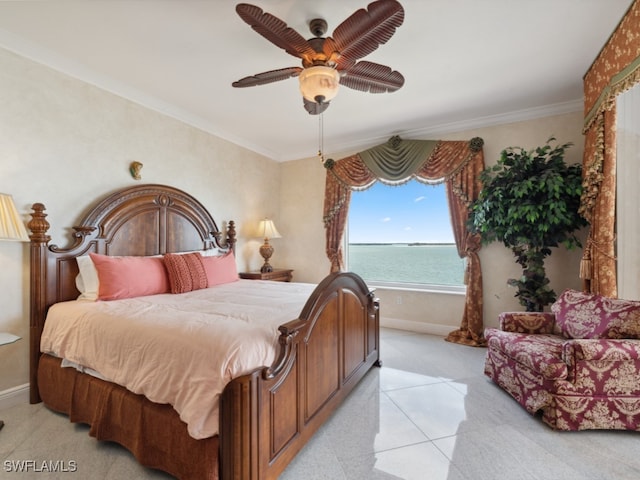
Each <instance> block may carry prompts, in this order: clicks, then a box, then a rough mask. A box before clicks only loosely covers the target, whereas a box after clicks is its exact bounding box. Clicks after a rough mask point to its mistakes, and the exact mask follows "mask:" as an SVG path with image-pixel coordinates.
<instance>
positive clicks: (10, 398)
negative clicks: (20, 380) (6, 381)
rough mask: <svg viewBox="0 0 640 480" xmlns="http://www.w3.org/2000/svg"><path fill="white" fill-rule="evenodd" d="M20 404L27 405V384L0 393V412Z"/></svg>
mask: <svg viewBox="0 0 640 480" xmlns="http://www.w3.org/2000/svg"><path fill="white" fill-rule="evenodd" d="M21 403H29V384H28V383H25V384H24V385H18V386H17V387H12V388H9V389H7V390H3V391H2V392H0V410H2V409H4V408H9V407H13V406H15V405H19V404H21Z"/></svg>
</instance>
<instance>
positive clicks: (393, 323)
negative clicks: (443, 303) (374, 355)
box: [380, 317, 458, 337]
mask: <svg viewBox="0 0 640 480" xmlns="http://www.w3.org/2000/svg"><path fill="white" fill-rule="evenodd" d="M380 326H381V327H386V328H395V329H397V330H406V331H409V332H415V333H427V334H429V335H439V336H441V337H446V336H447V335H449V333H450V332H452V331H453V330H455V329H456V328H458V327H452V326H451V325H442V324H438V323H425V322H413V321H411V320H400V319H397V318H388V317H380Z"/></svg>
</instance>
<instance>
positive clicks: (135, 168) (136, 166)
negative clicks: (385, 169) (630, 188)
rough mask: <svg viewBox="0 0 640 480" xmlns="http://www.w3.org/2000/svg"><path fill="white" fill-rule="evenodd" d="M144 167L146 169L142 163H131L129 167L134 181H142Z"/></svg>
mask: <svg viewBox="0 0 640 480" xmlns="http://www.w3.org/2000/svg"><path fill="white" fill-rule="evenodd" d="M142 167H144V165H143V164H142V163H140V162H131V165H129V172H130V173H131V176H132V177H133V179H134V180H142V175H140V170H142Z"/></svg>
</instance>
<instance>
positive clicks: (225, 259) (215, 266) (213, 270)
mask: <svg viewBox="0 0 640 480" xmlns="http://www.w3.org/2000/svg"><path fill="white" fill-rule="evenodd" d="M202 264H203V265H204V271H205V272H206V274H207V279H208V281H209V285H208V286H209V287H213V286H214V285H221V284H223V283H231V282H235V281H236V280H238V269H237V267H236V258H235V256H234V255H233V252H229V253H226V254H224V255H219V256H217V257H202Z"/></svg>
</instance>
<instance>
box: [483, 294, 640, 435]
mask: <svg viewBox="0 0 640 480" xmlns="http://www.w3.org/2000/svg"><path fill="white" fill-rule="evenodd" d="M499 320H500V328H499V329H495V328H489V329H487V330H486V331H485V337H486V339H487V346H488V351H487V357H486V361H485V374H486V375H487V376H488V377H489V378H491V379H492V380H493V381H494V382H495V383H497V384H498V385H499V386H500V387H502V388H503V389H505V390H506V391H507V392H508V393H509V394H510V395H511V396H512V397H513V398H515V399H516V400H517V401H518V403H520V405H522V406H523V407H524V408H525V409H526V410H527V411H528V412H530V413H532V414H533V413H536V412H538V411H542V419H543V421H544V422H545V423H547V424H548V425H550V426H551V427H553V428H555V429H558V430H585V429H619V430H640V301H630V300H619V299H611V298H606V297H602V296H600V295H595V294H588V293H582V292H578V291H575V290H567V291H565V292H563V293H562V295H561V296H560V297H559V298H558V300H557V301H556V302H555V303H554V304H553V305H552V306H551V312H540V313H532V312H527V313H525V312H518V313H516V312H505V313H502V314H500V317H499Z"/></svg>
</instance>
